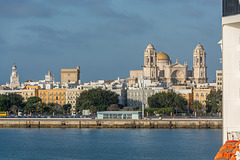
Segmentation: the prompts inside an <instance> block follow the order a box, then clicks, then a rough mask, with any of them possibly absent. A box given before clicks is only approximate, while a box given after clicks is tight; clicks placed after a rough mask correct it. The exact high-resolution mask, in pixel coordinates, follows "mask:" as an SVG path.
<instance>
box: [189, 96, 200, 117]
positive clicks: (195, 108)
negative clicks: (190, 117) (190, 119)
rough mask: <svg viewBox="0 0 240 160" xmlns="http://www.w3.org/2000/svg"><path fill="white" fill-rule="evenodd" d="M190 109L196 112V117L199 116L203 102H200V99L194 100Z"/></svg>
mask: <svg viewBox="0 0 240 160" xmlns="http://www.w3.org/2000/svg"><path fill="white" fill-rule="evenodd" d="M190 109H191V110H193V111H194V112H195V117H196V116H197V115H196V114H197V113H198V112H199V111H201V109H202V103H201V102H199V101H198V100H195V101H193V103H192V105H191V106H190Z"/></svg>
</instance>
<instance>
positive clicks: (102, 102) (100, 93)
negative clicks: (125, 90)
mask: <svg viewBox="0 0 240 160" xmlns="http://www.w3.org/2000/svg"><path fill="white" fill-rule="evenodd" d="M118 101H119V100H118V94H116V93H115V92H112V91H109V90H103V89H101V88H97V89H90V90H88V91H84V92H82V93H81V95H80V96H79V97H78V98H77V102H76V109H77V111H82V110H84V109H90V110H92V111H93V112H96V111H102V110H106V109H107V107H108V106H110V105H111V104H118Z"/></svg>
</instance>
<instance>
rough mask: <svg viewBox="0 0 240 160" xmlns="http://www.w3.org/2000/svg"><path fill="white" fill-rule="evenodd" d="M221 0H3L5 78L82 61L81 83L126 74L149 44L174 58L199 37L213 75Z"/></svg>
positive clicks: (185, 54) (0, 61) (0, 47)
mask: <svg viewBox="0 0 240 160" xmlns="http://www.w3.org/2000/svg"><path fill="white" fill-rule="evenodd" d="M221 13H222V11H221V0H0V24H1V25H0V84H5V83H6V82H9V79H10V74H11V68H12V66H13V64H14V63H15V64H16V66H17V68H18V74H19V76H20V81H21V82H24V81H26V80H29V79H32V80H34V81H38V80H42V79H44V76H45V74H47V73H48V70H51V72H52V73H53V74H54V75H55V81H60V79H61V69H64V68H76V67H77V66H80V79H81V81H82V82H89V81H96V80H109V79H117V77H120V78H128V77H129V71H130V70H139V69H141V65H143V55H144V50H145V49H146V47H147V45H148V44H149V43H152V44H153V45H154V47H155V49H156V50H157V52H165V53H167V54H168V55H169V56H170V58H171V59H172V62H173V63H175V62H176V59H178V61H179V63H181V64H183V63H184V61H187V64H188V69H189V70H191V69H192V61H193V57H192V55H193V50H194V48H195V47H196V46H197V45H198V43H201V44H202V45H203V47H204V49H205V50H206V54H207V67H208V68H207V76H208V78H209V82H212V81H213V80H215V79H216V78H215V77H216V70H218V69H221V64H220V61H219V58H221V49H220V47H219V45H217V43H218V41H220V40H221V33H222V31H221Z"/></svg>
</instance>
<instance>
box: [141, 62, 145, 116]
mask: <svg viewBox="0 0 240 160" xmlns="http://www.w3.org/2000/svg"><path fill="white" fill-rule="evenodd" d="M141 67H142V68H143V75H142V80H143V83H142V84H143V86H142V119H144V67H145V66H144V65H141Z"/></svg>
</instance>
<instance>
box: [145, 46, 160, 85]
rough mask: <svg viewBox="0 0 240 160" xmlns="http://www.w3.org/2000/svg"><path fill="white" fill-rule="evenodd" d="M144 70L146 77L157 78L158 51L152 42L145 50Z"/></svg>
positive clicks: (154, 79) (153, 79)
mask: <svg viewBox="0 0 240 160" xmlns="http://www.w3.org/2000/svg"><path fill="white" fill-rule="evenodd" d="M143 72H144V78H145V79H149V80H152V81H156V80H157V52H156V50H155V48H154V46H153V45H152V44H151V43H150V44H149V45H148V46H147V48H146V49H145V52H144V66H143Z"/></svg>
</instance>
